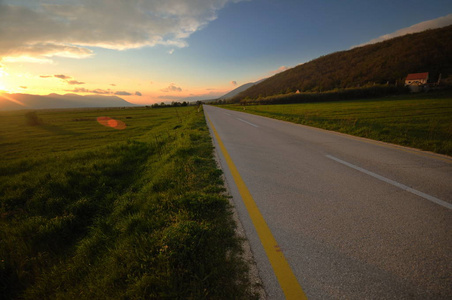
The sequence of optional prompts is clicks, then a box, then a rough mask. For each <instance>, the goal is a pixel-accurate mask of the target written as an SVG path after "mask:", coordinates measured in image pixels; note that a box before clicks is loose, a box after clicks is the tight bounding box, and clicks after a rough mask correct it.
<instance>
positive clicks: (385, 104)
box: [223, 92, 452, 155]
mask: <svg viewBox="0 0 452 300" xmlns="http://www.w3.org/2000/svg"><path fill="white" fill-rule="evenodd" d="M223 107H224V108H228V109H234V110H240V111H245V112H248V113H253V114H257V115H261V116H265V117H270V118H275V119H280V120H284V121H289V122H294V123H298V124H303V125H308V126H313V127H318V128H324V129H328V130H333V131H339V132H343V133H347V134H352V135H356V136H361V137H366V138H370V139H375V140H380V141H385V142H389V143H394V144H399V145H403V146H408V147H413V148H418V149H422V150H428V151H433V152H437V153H441V154H446V155H452V95H451V93H450V92H448V93H444V92H443V93H432V94H428V93H427V94H420V95H403V96H394V97H387V98H380V99H370V100H350V101H340V102H326V103H303V104H280V105H278V104H274V105H251V106H238V105H224V106H223Z"/></svg>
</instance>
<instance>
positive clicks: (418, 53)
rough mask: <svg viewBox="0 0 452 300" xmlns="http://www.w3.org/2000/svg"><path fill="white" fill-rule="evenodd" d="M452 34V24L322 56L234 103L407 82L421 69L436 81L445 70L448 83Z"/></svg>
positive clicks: (249, 91)
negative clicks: (406, 79)
mask: <svg viewBox="0 0 452 300" xmlns="http://www.w3.org/2000/svg"><path fill="white" fill-rule="evenodd" d="M451 37H452V25H450V26H446V27H443V28H439V29H433V30H427V31H424V32H420V33H414V34H408V35H405V36H401V37H397V38H394V39H390V40H387V41H384V42H380V43H376V44H370V45H366V46H362V47H356V48H353V49H350V50H347V51H340V52H335V53H332V54H329V55H325V56H321V57H319V58H317V59H314V60H312V61H310V62H307V63H304V64H301V65H298V66H296V67H294V68H291V69H289V70H287V71H284V72H281V73H278V74H276V75H274V76H272V77H270V78H268V79H266V80H264V81H263V82H260V83H258V84H254V85H252V86H250V87H249V88H248V89H246V90H244V91H242V92H241V93H239V94H237V95H235V96H233V99H232V101H240V100H241V99H244V98H250V99H258V98H260V97H269V96H275V95H281V94H290V93H295V92H297V91H299V92H301V93H304V92H311V93H313V92H314V93H315V92H325V91H331V90H334V89H345V88H356V87H363V86H373V85H375V84H390V85H396V84H397V85H398V86H403V85H404V81H405V78H406V76H407V75H408V74H410V73H421V72H429V79H430V80H431V81H436V80H438V78H439V77H440V74H441V78H442V79H443V82H444V79H446V80H445V81H446V82H448V81H451V78H452V54H451V53H452V38H451ZM448 77H449V78H448ZM225 96H226V95H225Z"/></svg>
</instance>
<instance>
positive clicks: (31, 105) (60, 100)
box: [0, 93, 135, 110]
mask: <svg viewBox="0 0 452 300" xmlns="http://www.w3.org/2000/svg"><path fill="white" fill-rule="evenodd" d="M125 106H129V107H130V106H135V104H132V103H130V102H128V101H126V100H124V99H122V98H120V97H118V96H102V95H85V96H81V95H77V94H64V95H60V94H55V93H52V94H49V95H32V94H20V93H16V94H8V93H0V110H19V109H64V108H85V107H87V108H88V107H125Z"/></svg>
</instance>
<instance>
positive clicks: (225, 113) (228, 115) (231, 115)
mask: <svg viewBox="0 0 452 300" xmlns="http://www.w3.org/2000/svg"><path fill="white" fill-rule="evenodd" d="M224 114H225V115H228V116H232V115H231V114H228V113H224Z"/></svg>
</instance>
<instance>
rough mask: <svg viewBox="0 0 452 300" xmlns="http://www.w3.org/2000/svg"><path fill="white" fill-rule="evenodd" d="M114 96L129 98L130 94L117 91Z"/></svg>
mask: <svg viewBox="0 0 452 300" xmlns="http://www.w3.org/2000/svg"><path fill="white" fill-rule="evenodd" d="M115 95H118V96H130V95H132V94H131V93H129V92H126V91H117V92H116V93H115Z"/></svg>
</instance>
